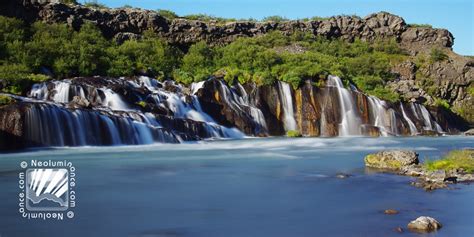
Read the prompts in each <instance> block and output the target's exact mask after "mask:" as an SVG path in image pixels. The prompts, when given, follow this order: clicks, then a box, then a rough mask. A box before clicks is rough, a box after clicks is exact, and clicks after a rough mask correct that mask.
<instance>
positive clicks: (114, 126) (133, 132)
mask: <svg viewBox="0 0 474 237" xmlns="http://www.w3.org/2000/svg"><path fill="white" fill-rule="evenodd" d="M124 82H125V84H123V83H124ZM108 83H115V84H117V85H124V86H128V87H130V88H129V89H132V90H134V88H135V89H139V88H140V87H146V88H147V89H148V90H149V91H151V93H150V94H148V95H147V96H148V97H150V98H151V99H152V100H151V101H154V102H155V103H156V104H157V105H158V106H162V107H164V108H166V109H168V110H169V111H171V112H172V113H173V115H174V116H173V118H171V119H170V118H165V119H166V121H165V124H166V127H163V126H162V125H161V124H162V123H161V119H163V118H164V117H160V118H157V117H155V115H153V114H151V113H143V112H141V111H140V110H136V109H133V108H132V107H131V106H129V104H128V103H127V102H126V101H125V100H123V99H122V96H121V95H120V94H118V93H116V92H114V91H113V90H111V89H108V88H105V87H99V88H96V87H95V86H92V85H88V83H87V82H85V83H84V84H80V85H76V84H73V83H72V82H71V80H64V81H52V82H47V83H40V84H35V85H34V86H33V87H32V90H31V91H30V92H29V96H30V97H32V98H34V99H28V98H21V100H23V101H25V102H28V103H30V106H29V107H28V110H27V112H26V116H25V117H26V118H25V121H26V122H25V123H26V125H25V127H26V128H27V131H25V138H26V139H27V140H29V141H32V142H33V143H37V144H42V145H48V146H84V145H122V144H150V143H154V142H167V143H169V142H172V143H173V142H180V141H183V140H189V139H205V138H242V137H244V134H243V133H241V132H240V131H239V130H237V129H235V128H227V127H224V126H221V125H219V124H217V123H216V122H215V121H214V120H213V118H212V117H210V116H209V115H208V114H206V113H204V112H203V111H202V108H201V105H200V103H199V100H198V98H197V97H196V96H195V95H194V94H191V95H185V94H183V93H182V92H181V91H182V88H181V86H180V85H176V84H174V83H171V82H166V83H171V86H174V87H176V91H175V92H170V91H166V90H164V89H162V88H163V84H162V83H161V82H158V81H157V80H155V79H152V78H148V77H140V78H137V79H135V80H126V79H124V78H121V79H120V80H115V81H113V80H111V81H108ZM202 86H203V83H198V84H196V85H193V86H192V87H193V88H195V89H194V92H196V91H197V90H198V89H199V88H200V87H202ZM83 88H87V90H88V91H89V92H90V91H92V92H90V94H89V95H93V96H94V97H91V98H87V97H86V95H85V93H84V90H85V89H83ZM74 96H80V97H82V98H86V99H89V100H91V101H95V102H94V103H95V106H99V107H96V108H95V109H94V110H82V109H75V110H72V109H67V108H65V106H64V104H63V103H69V102H71V100H72V98H73V97H74ZM148 101H150V100H148ZM262 116H263V115H262ZM176 121H178V122H176ZM179 121H181V122H179ZM175 129H177V130H175ZM181 136H184V137H181Z"/></svg>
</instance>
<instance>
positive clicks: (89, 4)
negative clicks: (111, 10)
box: [84, 0, 108, 9]
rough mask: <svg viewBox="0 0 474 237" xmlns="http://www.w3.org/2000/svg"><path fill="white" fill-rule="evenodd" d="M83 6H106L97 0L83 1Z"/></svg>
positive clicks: (97, 7) (96, 7) (104, 7)
mask: <svg viewBox="0 0 474 237" xmlns="http://www.w3.org/2000/svg"><path fill="white" fill-rule="evenodd" d="M84 6H86V7H90V8H95V9H106V8H108V7H107V6H106V5H104V4H102V3H99V1H97V0H91V1H87V2H85V3H84Z"/></svg>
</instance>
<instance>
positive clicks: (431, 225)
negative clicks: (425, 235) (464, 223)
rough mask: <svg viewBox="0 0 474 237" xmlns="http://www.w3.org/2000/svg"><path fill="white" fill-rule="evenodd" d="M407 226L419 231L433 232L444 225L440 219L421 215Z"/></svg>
mask: <svg viewBox="0 0 474 237" xmlns="http://www.w3.org/2000/svg"><path fill="white" fill-rule="evenodd" d="M407 226H408V229H410V230H413V231H418V232H432V231H435V230H438V229H440V228H441V227H442V226H441V223H439V221H437V220H436V219H434V218H433V217H429V216H420V217H418V218H416V220H413V221H411V222H410V223H408V225H407Z"/></svg>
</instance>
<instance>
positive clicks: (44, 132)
mask: <svg viewBox="0 0 474 237" xmlns="http://www.w3.org/2000/svg"><path fill="white" fill-rule="evenodd" d="M148 121H149V120H148ZM148 121H147V120H140V121H139V120H134V118H132V116H131V115H129V114H124V115H123V116H117V115H110V114H109V115H106V114H103V113H102V112H99V111H86V110H73V111H71V110H68V109H65V108H62V107H60V106H57V105H53V104H41V103H32V104H31V106H30V107H29V108H28V110H27V112H26V119H25V127H26V129H27V130H26V134H25V136H26V138H27V139H28V140H30V141H32V142H34V143H38V144H42V145H48V146H85V145H122V144H150V143H153V142H168V143H175V142H178V138H177V137H176V135H175V134H173V133H171V132H169V131H166V130H164V129H162V128H161V127H158V126H155V125H154V124H152V123H150V122H148Z"/></svg>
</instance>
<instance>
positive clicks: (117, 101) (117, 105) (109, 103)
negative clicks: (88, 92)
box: [98, 88, 130, 111]
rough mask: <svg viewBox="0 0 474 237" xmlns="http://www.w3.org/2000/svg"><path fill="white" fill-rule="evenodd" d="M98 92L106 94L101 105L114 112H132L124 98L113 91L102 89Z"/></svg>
mask: <svg viewBox="0 0 474 237" xmlns="http://www.w3.org/2000/svg"><path fill="white" fill-rule="evenodd" d="M98 90H99V91H100V92H102V93H103V94H104V99H103V100H101V104H102V105H103V106H105V107H108V108H110V109H112V110H121V111H125V110H130V107H129V106H128V105H127V103H126V102H125V101H124V100H123V99H122V97H121V96H120V95H119V94H117V93H115V92H114V91H113V90H111V89H107V88H101V89H98Z"/></svg>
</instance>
